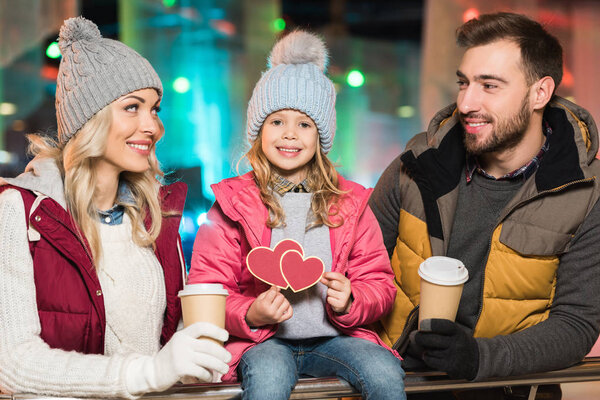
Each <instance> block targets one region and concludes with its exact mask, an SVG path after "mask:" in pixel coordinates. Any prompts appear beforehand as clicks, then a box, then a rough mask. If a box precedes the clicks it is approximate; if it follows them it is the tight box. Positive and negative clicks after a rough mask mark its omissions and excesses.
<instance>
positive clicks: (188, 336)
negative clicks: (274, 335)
mask: <svg viewBox="0 0 600 400" xmlns="http://www.w3.org/2000/svg"><path fill="white" fill-rule="evenodd" d="M200 336H202V337H203V338H201V339H197V338H198V337H200ZM205 338H212V339H215V340H218V341H221V342H225V341H227V339H228V338H229V334H228V333H227V331H226V330H224V329H221V328H219V327H217V326H215V325H213V324H209V323H206V322H197V323H195V324H192V325H190V326H188V327H187V328H185V329H183V330H180V331H178V332H176V333H175V334H174V335H173V337H172V338H171V340H169V342H168V343H167V344H166V345H165V346H164V347H163V348H162V349H161V350H160V351H159V352H158V353H156V355H154V356H153V357H151V356H142V357H138V358H136V359H134V360H132V361H131V362H130V363H129V364H128V366H127V371H126V378H125V379H126V385H127V390H128V391H129V393H131V394H132V395H134V396H135V395H139V394H143V393H146V392H150V391H154V392H156V391H162V390H166V389H168V388H169V387H171V386H173V385H174V384H175V383H177V382H178V381H179V380H181V379H182V378H184V377H186V376H189V377H195V378H198V379H199V380H200V381H201V382H210V381H211V379H212V371H213V370H214V371H217V372H219V373H222V374H226V373H227V371H228V370H229V367H228V366H227V363H228V362H229V361H231V354H229V352H228V351H227V350H225V349H224V348H223V347H222V346H219V345H218V344H217V343H215V342H212V341H210V340H207V339H205Z"/></svg>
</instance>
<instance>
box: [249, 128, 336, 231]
mask: <svg viewBox="0 0 600 400" xmlns="http://www.w3.org/2000/svg"><path fill="white" fill-rule="evenodd" d="M244 157H245V158H247V159H248V162H249V163H250V165H251V166H252V169H253V171H254V179H255V181H256V184H257V186H258V189H259V191H260V198H261V200H262V202H263V203H264V204H265V206H266V207H267V209H268V210H269V218H268V219H267V226H268V227H269V228H276V227H279V226H285V212H284V211H283V208H282V207H281V205H280V204H279V201H277V198H276V197H275V194H274V193H273V185H274V183H275V177H276V173H275V171H274V170H273V166H272V165H271V163H270V162H269V160H268V159H267V156H266V155H265V153H264V151H263V149H262V131H261V132H259V134H258V136H257V137H256V140H254V143H252V147H250V150H248V152H247V153H246V154H245V155H244ZM306 184H307V185H308V188H309V189H310V191H311V193H312V200H311V210H312V213H313V220H312V221H311V223H310V224H309V225H308V226H307V229H310V228H312V227H314V226H319V225H326V226H328V227H331V228H335V227H338V226H340V225H342V224H343V223H344V220H343V219H342V218H341V217H339V218H336V221H335V222H334V221H333V220H332V218H331V217H333V216H339V209H338V207H336V205H337V203H338V201H339V199H340V196H341V195H343V194H345V193H346V192H344V191H342V190H340V189H339V188H338V184H339V182H338V173H337V171H336V170H335V165H334V164H333V163H332V162H331V161H330V160H329V158H327V155H326V154H324V153H323V152H322V151H321V146H320V143H319V142H317V151H316V152H315V156H314V157H313V158H312V159H311V160H310V161H309V162H308V172H307V175H306Z"/></svg>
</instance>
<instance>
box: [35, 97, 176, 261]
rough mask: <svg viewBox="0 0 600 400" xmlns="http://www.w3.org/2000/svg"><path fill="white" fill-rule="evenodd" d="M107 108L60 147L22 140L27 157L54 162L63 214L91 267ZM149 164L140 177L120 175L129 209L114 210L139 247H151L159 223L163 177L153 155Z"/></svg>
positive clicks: (96, 250)
mask: <svg viewBox="0 0 600 400" xmlns="http://www.w3.org/2000/svg"><path fill="white" fill-rule="evenodd" d="M111 107H112V106H111V105H110V104H109V105H108V106H106V107H104V108H103V109H102V110H100V111H99V112H97V113H96V115H94V116H93V117H92V118H91V119H90V120H89V121H88V122H87V123H86V124H85V125H84V126H83V127H82V128H81V129H80V130H79V131H78V132H77V134H76V135H75V136H74V137H73V138H71V139H70V140H69V141H68V142H67V143H66V144H63V145H61V144H60V143H58V142H57V141H55V140H54V139H51V138H48V137H42V136H39V135H34V134H32V135H27V138H28V140H29V152H30V153H31V154H32V155H34V156H37V157H48V158H52V159H54V160H55V162H56V165H57V166H58V168H59V170H60V172H61V175H62V178H63V181H64V193H65V199H66V202H67V208H68V210H69V212H70V214H71V216H72V218H73V220H74V221H75V224H76V225H77V227H78V228H79V230H80V232H79V234H80V236H82V239H83V238H85V239H87V242H88V244H89V247H90V250H91V252H92V254H91V256H92V259H93V260H94V264H95V265H96V267H97V266H98V261H99V260H100V258H101V257H102V248H101V245H100V236H99V230H98V223H99V222H98V209H97V208H96V207H95V206H94V202H93V199H94V197H95V194H96V190H97V189H96V182H97V176H96V165H97V163H98V161H99V160H100V158H101V157H102V156H103V154H104V152H105V150H106V143H107V138H108V133H109V131H110V127H111V123H112V112H111ZM159 121H160V120H159ZM159 125H160V129H159V132H158V133H157V135H156V141H155V142H157V141H158V140H160V138H161V137H162V135H163V133H164V127H163V125H162V123H159ZM148 163H149V165H150V168H149V169H148V170H146V171H145V172H143V173H134V172H122V173H121V175H120V179H121V180H124V181H125V182H126V183H127V185H128V186H129V189H130V190H131V193H132V195H133V203H119V204H121V205H122V206H123V207H124V208H125V213H127V215H128V216H129V217H130V219H131V224H132V239H133V242H134V243H136V244H137V245H139V246H143V247H146V246H154V244H155V242H156V238H157V237H158V234H159V233H160V228H161V223H162V218H161V217H162V212H161V206H160V201H159V194H158V191H159V189H160V186H161V183H160V181H159V179H160V178H162V177H163V176H164V173H163V172H162V170H161V169H160V165H159V163H158V160H157V159H156V154H155V152H154V151H152V152H151V153H150V155H149V156H148ZM147 216H150V218H151V221H152V223H151V225H150V229H149V230H146V228H145V226H144V221H145V219H146V217H147Z"/></svg>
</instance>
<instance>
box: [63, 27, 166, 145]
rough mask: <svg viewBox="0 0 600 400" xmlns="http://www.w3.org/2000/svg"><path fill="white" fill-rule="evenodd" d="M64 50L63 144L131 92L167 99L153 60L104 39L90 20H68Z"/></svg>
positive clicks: (64, 28) (113, 41)
mask: <svg viewBox="0 0 600 400" xmlns="http://www.w3.org/2000/svg"><path fill="white" fill-rule="evenodd" d="M58 45H59V46H60V52H61V54H62V60H61V61H60V67H59V69H58V78H57V82H56V120H57V123H58V139H59V141H60V142H61V143H63V144H64V143H66V142H67V141H68V140H69V139H71V137H73V135H75V133H77V131H79V129H81V127H82V126H83V125H84V124H85V123H86V122H87V121H89V119H90V118H92V117H93V116H94V114H96V113H97V112H98V111H100V110H102V109H103V108H104V107H106V106H107V105H108V104H110V103H112V102H113V101H114V100H116V99H118V98H119V97H121V96H123V95H125V94H127V93H131V92H134V91H136V90H140V89H146V88H153V89H156V91H157V92H158V95H159V96H162V91H163V88H162V84H161V82H160V79H159V78H158V75H157V74H156V71H154V68H152V66H151V65H150V63H149V62H148V60H146V59H145V58H144V57H142V56H140V55H139V54H138V53H137V52H136V51H135V50H133V49H131V48H130V47H128V46H126V45H125V44H123V43H121V42H119V41H116V40H112V39H105V38H103V37H102V35H100V31H99V30H98V27H97V26H96V24H94V23H93V22H92V21H90V20H87V19H85V18H83V17H77V18H69V19H67V20H65V22H64V23H63V26H62V27H61V28H60V36H59V39H58Z"/></svg>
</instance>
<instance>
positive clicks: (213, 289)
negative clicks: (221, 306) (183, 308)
mask: <svg viewBox="0 0 600 400" xmlns="http://www.w3.org/2000/svg"><path fill="white" fill-rule="evenodd" d="M196 294H218V295H223V296H227V295H228V294H229V292H227V289H225V288H224V287H223V285H221V284H220V283H196V284H192V285H185V286H184V287H183V290H180V291H179V293H178V294H177V295H178V296H179V297H183V296H193V295H196Z"/></svg>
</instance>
